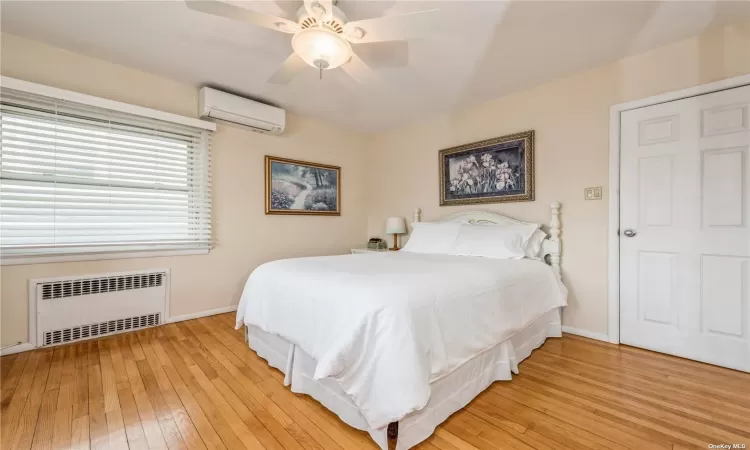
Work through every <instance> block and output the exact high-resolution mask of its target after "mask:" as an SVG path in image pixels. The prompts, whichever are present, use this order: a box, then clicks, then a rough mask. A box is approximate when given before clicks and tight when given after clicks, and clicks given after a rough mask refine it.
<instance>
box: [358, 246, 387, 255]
mask: <svg viewBox="0 0 750 450" xmlns="http://www.w3.org/2000/svg"><path fill="white" fill-rule="evenodd" d="M388 251H390V250H388V249H387V248H384V249H380V250H376V249H374V248H353V249H352V255H356V254H357V253H384V252H388Z"/></svg>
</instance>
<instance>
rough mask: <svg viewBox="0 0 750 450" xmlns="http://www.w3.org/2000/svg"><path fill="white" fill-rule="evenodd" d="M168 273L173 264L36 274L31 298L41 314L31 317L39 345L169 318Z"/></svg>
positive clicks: (71, 339) (58, 342)
mask: <svg viewBox="0 0 750 450" xmlns="http://www.w3.org/2000/svg"><path fill="white" fill-rule="evenodd" d="M168 275H169V272H168V271H167V270H145V271H138V272H127V273H106V274H96V275H87V276H76V277H63V278H48V279H37V280H31V281H30V282H29V283H30V284H29V293H30V297H33V299H32V298H30V299H29V300H30V307H31V309H32V313H34V316H35V318H30V319H31V320H30V325H31V326H32V331H33V335H34V336H36V346H37V347H45V346H49V345H57V344H64V343H67V342H74V341H78V340H82V339H90V338H94V337H98V336H106V335H110V334H115V333H121V332H124V331H129V330H135V329H139V328H145V327H151V326H155V325H159V324H161V323H163V322H164V320H165V313H166V308H167V292H168V286H169V283H168V281H169V280H168ZM33 310H35V311H33ZM34 319H35V320H34Z"/></svg>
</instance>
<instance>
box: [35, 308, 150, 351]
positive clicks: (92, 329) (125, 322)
mask: <svg viewBox="0 0 750 450" xmlns="http://www.w3.org/2000/svg"><path fill="white" fill-rule="evenodd" d="M159 324H161V313H154V314H146V315H143V316H136V317H128V318H125V319H117V320H110V321H107V322H101V323H93V324H89V325H80V326H77V327H73V328H65V329H63V330H54V331H47V332H45V333H44V345H45V346H46V345H54V344H63V343H66V342H71V341H76V340H79V339H87V338H90V337H95V336H104V335H107V334H113V333H118V332H121V331H127V330H135V329H138V328H146V327H152V326H155V325H159Z"/></svg>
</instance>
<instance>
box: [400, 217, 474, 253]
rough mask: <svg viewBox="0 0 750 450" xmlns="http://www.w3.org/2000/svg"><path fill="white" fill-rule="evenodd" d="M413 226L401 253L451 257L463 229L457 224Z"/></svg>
mask: <svg viewBox="0 0 750 450" xmlns="http://www.w3.org/2000/svg"><path fill="white" fill-rule="evenodd" d="M413 226H414V229H413V230H412V232H411V235H409V240H408V241H406V245H405V246H404V248H402V249H401V251H405V252H413V253H432V254H435V253H439V254H444V255H449V254H451V251H452V250H453V247H454V245H455V244H456V237H457V236H458V230H459V229H460V228H461V224H460V223H455V222H417V223H415V224H414V225H413Z"/></svg>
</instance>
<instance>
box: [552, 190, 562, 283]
mask: <svg viewBox="0 0 750 450" xmlns="http://www.w3.org/2000/svg"><path fill="white" fill-rule="evenodd" d="M549 211H550V224H549V235H550V238H549V240H550V242H551V243H552V244H553V250H552V251H551V252H550V254H549V258H550V264H551V265H552V270H554V271H555V273H556V274H557V276H560V252H561V248H560V202H552V203H551V204H550V206H549Z"/></svg>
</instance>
